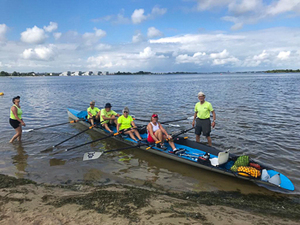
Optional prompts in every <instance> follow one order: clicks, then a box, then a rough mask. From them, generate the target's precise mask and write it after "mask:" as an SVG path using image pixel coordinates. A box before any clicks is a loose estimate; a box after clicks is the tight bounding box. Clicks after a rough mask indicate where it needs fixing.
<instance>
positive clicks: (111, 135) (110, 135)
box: [66, 133, 119, 151]
mask: <svg viewBox="0 0 300 225" xmlns="http://www.w3.org/2000/svg"><path fill="white" fill-rule="evenodd" d="M118 134H119V133H114V134H109V135H108V136H106V137H103V138H99V139H96V140H94V141H90V142H87V143H84V144H81V145H77V146H75V147H72V148H67V149H66V151H70V150H72V149H75V148H79V147H82V146H84V145H88V144H92V143H94V142H97V141H101V140H104V139H106V138H109V137H113V136H116V135H118Z"/></svg>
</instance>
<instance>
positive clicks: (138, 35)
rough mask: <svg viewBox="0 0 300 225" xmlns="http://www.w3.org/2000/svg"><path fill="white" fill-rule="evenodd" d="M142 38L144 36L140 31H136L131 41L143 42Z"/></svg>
mask: <svg viewBox="0 0 300 225" xmlns="http://www.w3.org/2000/svg"><path fill="white" fill-rule="evenodd" d="M144 40H145V38H144V36H143V34H142V33H141V32H138V33H137V34H135V35H133V37H132V43H139V42H143V41H144Z"/></svg>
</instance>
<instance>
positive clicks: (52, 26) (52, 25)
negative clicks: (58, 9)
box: [44, 22, 58, 33]
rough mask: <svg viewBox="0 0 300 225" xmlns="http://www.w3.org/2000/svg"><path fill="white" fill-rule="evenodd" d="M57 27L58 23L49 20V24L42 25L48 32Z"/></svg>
mask: <svg viewBox="0 0 300 225" xmlns="http://www.w3.org/2000/svg"><path fill="white" fill-rule="evenodd" d="M57 28H58V25H57V23H55V22H50V24H49V26H44V30H45V31H47V32H49V33H51V32H53V31H55V30H56V29H57Z"/></svg>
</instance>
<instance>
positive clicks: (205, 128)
mask: <svg viewBox="0 0 300 225" xmlns="http://www.w3.org/2000/svg"><path fill="white" fill-rule="evenodd" d="M201 132H202V134H203V136H205V137H209V136H210V132H211V122H210V118H207V119H199V118H197V119H196V127H195V134H196V135H200V134H201Z"/></svg>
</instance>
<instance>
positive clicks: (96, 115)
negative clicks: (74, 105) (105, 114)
mask: <svg viewBox="0 0 300 225" xmlns="http://www.w3.org/2000/svg"><path fill="white" fill-rule="evenodd" d="M87 113H88V116H87V119H88V120H89V122H90V124H91V125H92V126H94V122H100V109H99V108H97V107H95V101H91V102H90V107H89V108H88V109H87Z"/></svg>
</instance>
